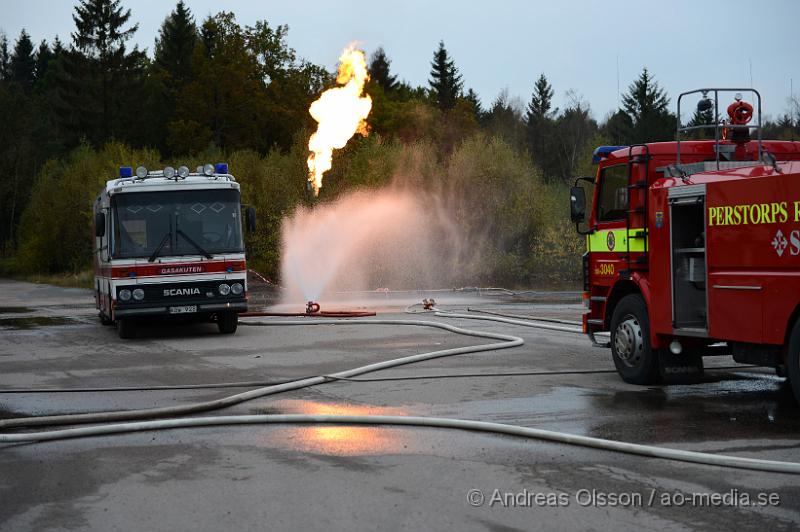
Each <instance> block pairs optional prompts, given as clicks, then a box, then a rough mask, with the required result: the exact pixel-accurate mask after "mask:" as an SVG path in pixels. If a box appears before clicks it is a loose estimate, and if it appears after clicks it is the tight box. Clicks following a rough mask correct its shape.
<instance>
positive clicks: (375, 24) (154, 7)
mask: <svg viewBox="0 0 800 532" xmlns="http://www.w3.org/2000/svg"><path fill="white" fill-rule="evenodd" d="M123 4H124V5H125V6H126V7H128V8H130V9H131V11H132V20H133V21H135V22H138V23H139V31H138V32H137V33H136V35H135V37H134V41H135V42H136V43H138V44H139V47H140V48H146V49H147V51H148V53H150V54H152V51H153V41H154V39H155V37H156V35H157V33H158V28H159V26H160V24H161V22H162V21H163V19H164V17H165V16H166V15H167V14H168V13H169V12H170V11H171V10H172V9H173V8H174V4H175V2H172V1H164V0H123ZM186 4H187V5H188V6H189V7H190V9H191V10H192V12H193V13H194V15H195V19H196V20H197V21H198V22H199V21H200V20H202V19H203V18H205V17H206V16H207V15H209V14H211V13H216V12H218V11H221V10H226V11H233V12H234V13H235V14H236V17H237V19H238V21H239V23H240V24H242V25H247V24H253V23H254V22H255V21H256V20H267V21H268V22H269V23H270V25H272V26H276V25H278V24H288V25H289V28H290V31H289V36H288V42H289V45H290V46H291V47H292V48H294V49H295V50H297V52H298V55H299V56H301V57H304V58H306V59H307V60H309V61H311V62H314V63H317V64H321V65H324V66H325V67H327V68H328V69H329V70H333V69H334V68H335V64H336V60H337V58H338V55H339V52H340V50H341V49H342V48H343V47H344V46H345V45H346V44H347V43H349V42H351V41H354V40H357V41H360V42H361V43H362V47H363V48H364V49H365V50H366V51H367V52H368V53H371V52H372V51H373V50H374V49H375V48H377V47H378V46H383V47H384V49H385V50H386V53H387V54H388V56H389V58H390V59H391V60H392V70H393V71H394V73H395V74H397V75H398V76H399V77H400V78H401V79H405V80H407V81H408V82H410V83H412V84H414V85H418V84H423V85H426V84H427V79H428V73H429V71H430V61H431V58H432V55H433V51H434V49H435V48H436V46H437V43H438V42H439V40H440V39H441V40H444V42H445V46H446V47H447V49H448V51H449V52H450V54H451V55H452V57H453V59H454V60H455V62H456V65H457V66H458V68H459V69H460V71H461V73H462V74H463V78H464V83H465V89H466V88H469V87H472V88H473V89H474V90H475V91H477V93H478V94H479V96H480V98H481V100H482V102H483V103H484V106H485V107H486V106H488V105H489V104H491V102H492V100H494V99H495V98H496V97H497V95H498V94H499V93H500V92H501V91H502V90H503V89H506V88H507V89H508V91H509V94H510V95H511V96H512V97H519V98H520V99H521V100H522V101H524V102H526V103H527V101H528V100H529V99H530V94H531V91H532V88H533V83H534V81H535V80H536V78H537V77H538V76H539V74H540V73H544V74H545V75H546V76H547V77H548V79H549V80H550V82H551V83H552V85H553V87H554V89H555V92H556V98H555V99H556V105H558V106H563V105H564V102H565V101H566V92H567V91H568V90H570V89H572V90H574V91H575V92H576V93H577V94H579V95H580V96H581V97H582V98H583V99H585V100H586V101H587V102H589V103H590V105H591V108H592V111H593V114H594V117H595V118H596V119H598V120H602V119H603V118H604V117H605V116H606V114H607V113H608V112H609V111H611V110H614V109H616V108H617V107H618V105H619V92H618V87H619V91H621V92H625V90H626V88H627V86H628V85H629V84H630V83H631V82H632V81H633V80H634V79H635V78H636V77H637V76H638V75H639V73H640V72H641V70H642V68H643V67H647V68H648V69H649V70H650V72H651V73H652V74H653V75H654V76H655V78H656V80H657V81H658V82H659V83H660V84H661V86H662V87H664V88H665V89H667V91H668V93H669V95H670V96H671V98H672V100H671V103H670V108H671V110H672V111H673V112H674V111H675V105H676V101H675V97H676V96H677V94H678V93H680V92H682V91H685V90H690V89H695V88H699V87H701V86H720V87H724V86H751V80H752V86H754V87H755V88H756V89H758V90H759V91H760V92H761V94H762V97H763V107H764V112H765V114H767V115H772V116H775V115H778V114H781V113H784V112H786V111H787V110H788V109H789V104H788V101H787V100H788V98H789V95H790V86H791V84H792V80H793V82H794V83H793V84H794V94H795V95H797V94H798V93H800V0H761V1H757V0H749V1H742V0H666V1H665V0H660V1H656V0H639V1H634V0H631V1H611V0H608V1H603V2H601V1H590V0H548V1H537V0H529V1H523V0H519V1H518V0H513V1H512V0H490V1H487V0H483V1H473V0H461V1H455V0H453V1H450V0H439V1H423V0H395V1H392V2H382V1H380V0H373V1H371V2H363V1H354V0H341V1H336V0H318V1H311V0H291V1H287V0H280V1H276V0H266V1H244V0H186ZM74 5H75V2H74V1H71V0H0V31H3V32H5V34H6V35H7V36H8V38H9V41H12V44H13V41H15V40H16V38H17V36H18V35H19V32H20V30H21V29H22V28H25V29H26V30H27V31H28V33H30V34H31V36H32V38H33V39H34V40H35V41H37V42H38V41H39V40H41V39H47V40H48V41H50V40H52V39H53V37H55V36H56V35H58V36H60V37H61V39H62V41H64V42H69V41H70V37H69V34H70V32H72V31H73V30H74V24H73V22H72V17H71V15H72V12H73V6H74ZM617 72H619V75H618V74H617ZM721 103H723V102H721Z"/></svg>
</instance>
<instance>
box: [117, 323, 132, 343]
mask: <svg viewBox="0 0 800 532" xmlns="http://www.w3.org/2000/svg"><path fill="white" fill-rule="evenodd" d="M117 333H118V334H119V337H120V338H122V339H123V340H127V339H129V338H136V321H135V320H134V319H133V318H124V319H121V320H117Z"/></svg>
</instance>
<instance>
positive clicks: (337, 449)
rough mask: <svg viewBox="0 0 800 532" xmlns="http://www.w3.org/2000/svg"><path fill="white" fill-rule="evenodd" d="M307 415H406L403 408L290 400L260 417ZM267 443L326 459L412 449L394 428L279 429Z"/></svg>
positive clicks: (406, 437) (317, 426)
mask: <svg viewBox="0 0 800 532" xmlns="http://www.w3.org/2000/svg"><path fill="white" fill-rule="evenodd" d="M279 412H280V413H285V414H307V415H312V416H313V415H324V414H336V415H349V416H358V415H395V416H399V415H408V412H407V411H406V410H405V409H403V408H398V407H381V406H367V405H351V404H344V403H320V402H315V401H305V400H296V399H289V400H285V401H280V402H279V403H278V404H277V405H276V406H274V407H269V408H266V409H262V412H259V413H268V414H275V413H279ZM269 438H270V441H272V442H277V443H279V444H281V445H285V446H288V447H290V448H293V449H297V450H300V451H303V452H307V453H313V454H320V455H328V456H364V455H374V454H389V453H397V452H405V451H406V450H407V449H408V447H409V446H410V445H411V441H410V436H409V434H408V433H407V432H406V431H403V430H402V429H399V428H396V427H391V428H388V427H375V426H360V425H357V424H353V425H325V424H313V423H312V424H309V425H297V426H281V427H277V428H276V429H275V430H274V431H271V433H270V435H269Z"/></svg>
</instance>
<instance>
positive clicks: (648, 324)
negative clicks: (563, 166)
mask: <svg viewBox="0 0 800 532" xmlns="http://www.w3.org/2000/svg"><path fill="white" fill-rule="evenodd" d="M744 90H749V89H744ZM709 91H712V92H714V95H715V96H717V99H718V92H717V91H724V89H704V90H702V91H692V92H689V93H684V94H682V95H681V97H679V103H678V116H680V102H681V99H682V98H683V97H684V96H687V95H692V94H696V93H701V92H702V93H703V99H704V100H705V101H708V98H707V93H708V92H709ZM753 92H754V93H755V94H756V95H758V93H757V92H755V91H753ZM737 96H738V95H737ZM702 101H703V100H701V102H702ZM736 101H737V102H741V103H740V104H739V106H741V105H742V104H743V105H747V106H748V107H749V104H746V103H745V102H742V101H741V98H739V99H737V100H736ZM705 105H708V104H707V103H706V104H705ZM715 107H716V105H715ZM731 107H734V104H732V105H731ZM751 110H752V107H751ZM729 112H730V109H729ZM750 117H752V114H751V115H750ZM747 122H749V118H748V120H747ZM747 122H745V123H744V124H739V123H736V120H735V116H734V115H731V120H730V121H723V122H722V123H720V122H717V123H715V124H713V125H711V126H710V127H711V128H714V131H715V139H714V140H692V141H681V140H680V138H681V135H682V134H684V133H686V132H688V131H691V130H692V129H698V127H682V126H680V125H679V126H678V131H677V134H678V136H677V138H678V141H676V142H658V143H650V144H642V145H633V146H613V147H600V148H598V149H597V150H596V151H595V159H596V161H597V163H598V168H597V174H596V176H595V177H594V178H579V180H578V181H587V182H589V183H592V184H593V185H594V190H593V195H592V202H591V207H590V210H589V212H588V216H586V215H585V210H586V207H585V192H584V189H583V188H580V187H578V186H577V185H578V183H577V182H576V187H573V188H572V190H571V192H572V193H571V203H572V204H571V209H572V219H573V221H574V222H576V223H577V224H578V229H579V231H580V232H581V233H582V234H585V235H586V241H587V252H586V254H585V255H584V258H583V260H584V268H583V270H584V300H585V303H586V305H587V306H588V311H587V312H586V313H585V314H584V316H583V327H584V330H585V331H586V332H587V333H588V334H589V336H590V338H591V339H592V341H593V343H594V344H595V345H599V346H604V347H610V348H611V351H612V357H613V360H614V363H615V366H616V368H617V370H618V372H619V374H620V376H621V377H622V378H623V379H624V380H625V381H627V382H631V383H635V384H650V383H653V382H657V381H658V380H660V379H662V378H668V377H670V376H672V375H670V374H682V375H683V376H691V375H692V374H699V373H700V372H702V357H703V356H706V355H711V354H731V355H733V357H734V359H735V360H736V361H737V362H742V363H750V364H759V365H764V366H770V367H774V368H776V369H777V370H778V372H779V374H788V376H789V377H790V380H791V381H792V386H793V389H794V392H795V395H796V396H797V398H798V400H799V401H800V143H798V142H793V141H766V140H761V138H760V123H759V125H756V126H749V125H747ZM759 122H760V100H759ZM752 132H755V133H758V138H757V139H752V138H751V133H752ZM584 224H585V225H584ZM600 332H609V333H610V342H607V343H601V342H599V341H598V340H597V337H596V334H597V333H600Z"/></svg>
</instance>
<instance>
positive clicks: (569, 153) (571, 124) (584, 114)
mask: <svg viewBox="0 0 800 532" xmlns="http://www.w3.org/2000/svg"><path fill="white" fill-rule="evenodd" d="M567 101H568V105H567V108H566V109H564V111H563V112H562V113H561V114H560V115H559V116H558V118H557V119H556V121H555V125H554V131H555V134H554V142H555V144H554V150H553V151H554V153H555V154H556V156H557V157H556V159H555V160H554V164H553V167H552V170H553V171H555V175H557V177H559V178H561V180H563V181H565V182H569V181H571V180H572V178H573V177H575V176H574V174H575V171H576V169H577V168H578V167H579V165H580V163H581V160H582V157H583V154H585V153H587V152H588V151H589V150H590V149H591V146H589V142H590V141H591V139H592V138H593V137H594V136H595V135H596V134H597V131H598V128H597V122H595V121H594V119H592V116H591V110H590V108H589V104H588V103H586V102H585V101H584V100H583V99H582V98H581V96H579V95H578V94H577V93H576V92H575V91H572V90H570V91H567Z"/></svg>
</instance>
